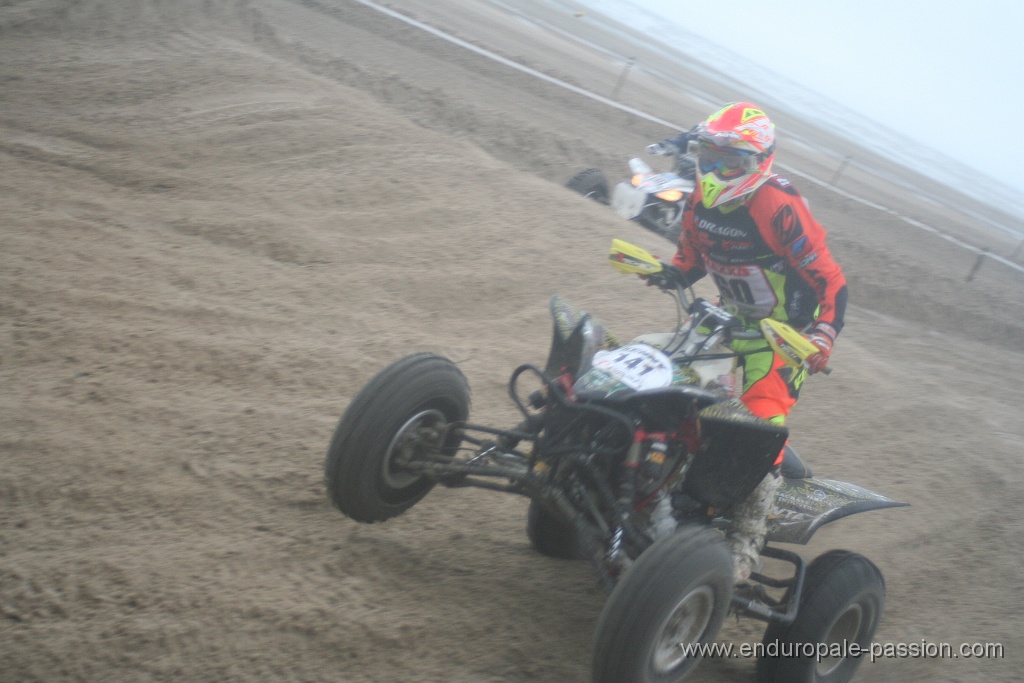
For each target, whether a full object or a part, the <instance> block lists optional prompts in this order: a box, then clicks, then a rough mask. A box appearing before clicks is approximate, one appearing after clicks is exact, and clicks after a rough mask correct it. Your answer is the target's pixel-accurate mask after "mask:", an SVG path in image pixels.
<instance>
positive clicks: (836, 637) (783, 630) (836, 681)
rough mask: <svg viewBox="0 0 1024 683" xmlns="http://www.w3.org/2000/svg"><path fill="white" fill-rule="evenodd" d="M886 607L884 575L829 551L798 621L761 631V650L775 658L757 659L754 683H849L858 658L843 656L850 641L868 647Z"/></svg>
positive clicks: (812, 569)
mask: <svg viewBox="0 0 1024 683" xmlns="http://www.w3.org/2000/svg"><path fill="white" fill-rule="evenodd" d="M884 603H885V582H884V581H883V580H882V573H881V572H880V571H879V570H878V567H876V566H875V565H874V564H872V563H871V561H870V560H868V559H867V558H866V557H864V556H863V555H858V554H857V553H851V552H849V551H845V550H833V551H831V552H827V553H825V554H824V555H821V556H820V557H818V558H816V559H815V560H814V561H813V562H811V564H810V565H809V566H808V567H807V575H806V578H805V579H804V592H803V595H802V596H801V598H800V606H799V610H798V611H797V615H796V620H795V621H794V622H793V623H792V624H790V625H788V626H783V625H779V624H772V625H770V626H769V627H768V629H767V630H766V631H765V634H764V640H763V641H762V642H763V644H764V647H765V652H768V653H770V652H773V651H774V654H775V655H776V656H773V657H761V658H760V659H758V660H757V680H758V683H844V682H845V681H849V680H850V679H851V678H852V677H853V674H854V673H855V672H856V670H857V667H858V666H859V665H860V661H861V660H860V658H859V657H852V656H843V655H844V654H849V646H850V645H851V644H853V643H857V646H858V647H859V648H860V649H861V652H866V651H867V650H868V649H869V648H870V645H871V639H872V638H873V637H874V635H875V629H876V628H878V621H879V619H880V618H881V616H882V606H883V604H884ZM811 648H814V652H810V649H811ZM805 650H806V652H804V651H805ZM808 655H809V656H808Z"/></svg>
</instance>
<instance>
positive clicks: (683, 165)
mask: <svg viewBox="0 0 1024 683" xmlns="http://www.w3.org/2000/svg"><path fill="white" fill-rule="evenodd" d="M673 156H675V158H676V160H675V162H674V164H673V170H672V171H666V172H660V173H659V172H656V171H654V170H653V169H652V168H651V167H650V165H649V164H647V162H645V161H643V160H642V159H637V158H633V159H630V160H629V169H630V171H631V172H632V177H631V178H630V179H629V180H622V181H619V182H618V183H617V184H616V185H615V187H614V188H612V189H611V192H609V188H608V179H607V177H606V176H605V174H604V172H602V171H601V170H600V169H597V168H587V169H584V170H582V171H580V172H579V173H577V174H576V175H574V176H573V177H572V178H570V179H569V181H568V182H567V183H566V184H565V186H566V187H567V188H569V189H570V190H573V191H574V192H578V193H579V194H581V195H583V196H584V197H587V198H589V199H593V200H595V201H597V202H600V203H602V204H610V205H611V207H612V208H613V209H614V210H615V212H616V213H618V214H619V215H620V216H622V217H623V218H625V219H627V220H632V221H636V222H637V223H640V224H641V225H643V226H644V227H645V228H647V229H648V230H652V231H654V232H655V233H657V234H659V235H661V236H662V237H664V238H665V239H667V240H669V241H670V242H672V243H675V242H676V240H678V239H679V232H680V230H681V229H682V223H681V219H682V217H683V205H684V204H685V203H686V198H687V197H688V196H689V195H690V193H691V192H693V188H694V187H695V180H694V171H695V165H694V162H693V160H692V159H691V158H690V157H689V156H688V155H686V154H683V153H682V152H678V153H677V154H675V155H673Z"/></svg>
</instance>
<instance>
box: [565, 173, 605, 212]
mask: <svg viewBox="0 0 1024 683" xmlns="http://www.w3.org/2000/svg"><path fill="white" fill-rule="evenodd" d="M565 186H566V187H567V188H569V189H570V190H572V191H573V192H578V193H580V194H581V195H583V196H584V197H586V198H587V199H593V200H594V201H596V202H600V203H601V204H607V203H608V202H609V194H608V178H607V177H606V176H605V174H604V172H603V171H602V170H601V169H599V168H586V169H583V170H582V171H580V172H579V173H577V174H576V175H574V176H573V177H572V178H569V180H568V181H567V182H566V183H565Z"/></svg>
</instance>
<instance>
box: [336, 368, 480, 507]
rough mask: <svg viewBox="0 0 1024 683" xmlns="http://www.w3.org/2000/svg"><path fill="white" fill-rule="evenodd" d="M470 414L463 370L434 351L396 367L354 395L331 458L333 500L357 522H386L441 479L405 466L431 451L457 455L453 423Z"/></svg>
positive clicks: (456, 436) (384, 371) (340, 427)
mask: <svg viewBox="0 0 1024 683" xmlns="http://www.w3.org/2000/svg"><path fill="white" fill-rule="evenodd" d="M468 415H469V386H468V384H467V383H466V378H465V377H464V376H463V374H462V371H460V370H459V368H458V367H456V365H455V364H454V363H452V362H451V361H450V360H448V359H447V358H443V357H441V356H437V355H434V354H431V353H417V354H413V355H411V356H406V357H405V358H402V359H401V360H398V361H396V362H395V363H393V364H391V365H389V366H388V367H387V368H385V369H384V370H382V371H381V372H380V373H379V374H378V375H377V376H376V377H374V378H373V379H371V380H370V382H369V383H368V384H367V385H366V386H365V387H363V389H362V390H361V391H360V392H359V393H358V394H357V395H356V397H355V398H354V399H352V403H351V404H349V407H348V409H347V410H346V411H345V414H344V415H343V416H342V418H341V420H340V421H339V422H338V427H337V429H335V431H334V437H333V438H332V439H331V445H330V447H329V448H328V450H327V460H326V462H325V464H324V480H325V483H326V484H327V491H328V493H329V494H330V497H331V501H332V502H333V503H334V505H335V506H336V507H337V508H338V509H339V510H341V511H342V512H343V513H345V514H346V515H348V516H349V517H351V518H352V519H354V520H356V521H357V522H380V521H383V520H386V519H389V518H391V517H394V516H396V515H399V514H401V513H403V512H405V511H406V510H408V509H409V508H410V507H412V506H413V505H415V504H416V503H417V502H418V501H419V500H420V499H421V498H423V496H425V495H427V492H428V491H430V489H431V488H432V487H433V486H434V483H435V482H434V480H433V479H429V478H427V477H424V476H423V475H420V474H417V473H415V472H412V471H410V470H409V469H407V468H405V467H403V465H404V464H405V463H408V462H411V461H413V460H415V459H418V458H423V457H425V456H430V455H436V454H438V453H440V454H443V455H448V456H451V455H454V452H455V449H456V448H457V447H458V445H459V442H460V437H459V434H458V433H457V431H456V430H454V429H452V428H451V427H452V424H453V423H457V422H464V421H465V420H466V418H467V417H468Z"/></svg>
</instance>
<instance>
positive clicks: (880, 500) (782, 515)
mask: <svg viewBox="0 0 1024 683" xmlns="http://www.w3.org/2000/svg"><path fill="white" fill-rule="evenodd" d="M775 505H776V511H775V514H774V515H772V517H771V518H769V520H768V540H769V541H774V542H776V543H798V544H800V545H806V543H807V542H808V541H810V540H811V537H812V536H813V535H814V532H816V531H817V530H818V529H820V528H821V527H822V526H824V525H825V524H828V523H829V522H834V521H836V520H837V519H842V518H843V517H848V516H850V515H853V514H856V513H858V512H867V511H868V510H882V509H884V508H894V507H904V506H906V505H909V503H900V502H897V501H895V500H892V499H890V498H886V497H885V496H883V495H881V494H878V493H875V492H873V491H869V490H868V489H865V488H862V487H860V486H856V485H855V484H848V483H846V482H843V481H835V480H832V479H815V478H813V477H812V478H808V479H786V478H784V479H783V480H782V485H781V486H780V487H779V491H778V493H777V494H776V496H775Z"/></svg>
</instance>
